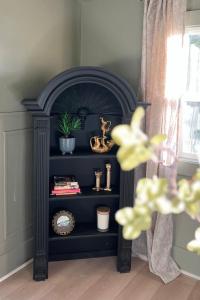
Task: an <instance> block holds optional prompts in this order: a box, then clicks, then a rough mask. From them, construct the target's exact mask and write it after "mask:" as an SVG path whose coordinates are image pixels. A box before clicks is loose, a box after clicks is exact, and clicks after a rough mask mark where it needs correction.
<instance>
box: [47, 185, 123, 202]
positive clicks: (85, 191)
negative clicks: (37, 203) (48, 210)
mask: <svg viewBox="0 0 200 300" xmlns="http://www.w3.org/2000/svg"><path fill="white" fill-rule="evenodd" d="M119 197H120V194H119V189H117V188H116V187H112V191H111V192H106V191H100V192H96V191H93V190H92V187H82V188H81V194H77V195H63V196H52V195H50V196H49V200H50V201H58V200H67V199H74V200H75V199H77V200H78V199H88V198H90V199H92V198H95V199H96V198H98V199H102V198H119Z"/></svg>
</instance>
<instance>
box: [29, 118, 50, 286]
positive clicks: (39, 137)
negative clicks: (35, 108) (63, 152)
mask: <svg viewBox="0 0 200 300" xmlns="http://www.w3.org/2000/svg"><path fill="white" fill-rule="evenodd" d="M49 129H50V121H49V118H48V117H37V116H35V117H34V157H33V171H34V176H33V178H34V185H33V189H34V191H33V204H34V263H33V278H34V279H35V280H38V281H39V280H45V279H46V278H48V222H49V203H48V196H49V132H50V130H49Z"/></svg>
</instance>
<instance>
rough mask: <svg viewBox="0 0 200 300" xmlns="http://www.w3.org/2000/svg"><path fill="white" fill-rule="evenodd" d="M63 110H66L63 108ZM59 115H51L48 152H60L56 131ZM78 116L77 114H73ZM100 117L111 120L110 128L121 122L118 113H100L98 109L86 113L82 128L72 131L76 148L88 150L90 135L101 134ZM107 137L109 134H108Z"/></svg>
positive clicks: (58, 134) (58, 133)
mask: <svg viewBox="0 0 200 300" xmlns="http://www.w3.org/2000/svg"><path fill="white" fill-rule="evenodd" d="M64 112H68V111H67V110H64V111H63V113H64ZM59 116H60V115H54V116H52V117H51V121H50V124H51V132H50V153H60V154H61V152H59V150H58V148H59V146H58V145H59V137H60V136H61V134H60V132H59V131H58V120H59ZM73 116H76V117H78V116H77V115H73ZM100 117H103V118H104V119H105V120H106V121H111V130H112V128H114V127H115V126H116V125H118V124H120V123H121V117H120V116H118V115H111V114H101V113H100V111H99V113H98V114H94V115H88V116H87V117H86V120H85V124H84V129H80V130H77V131H73V132H72V135H73V136H74V137H75V138H76V148H75V149H76V150H75V151H78V150H81V149H84V150H88V151H89V150H90V138H91V137H92V136H101V134H102V133H101V130H100V127H101V124H100ZM108 138H110V136H109V135H108Z"/></svg>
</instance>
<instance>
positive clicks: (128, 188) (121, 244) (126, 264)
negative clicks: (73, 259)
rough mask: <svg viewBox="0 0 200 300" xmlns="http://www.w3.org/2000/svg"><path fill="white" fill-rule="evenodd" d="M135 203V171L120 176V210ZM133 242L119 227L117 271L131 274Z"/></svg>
mask: <svg viewBox="0 0 200 300" xmlns="http://www.w3.org/2000/svg"><path fill="white" fill-rule="evenodd" d="M130 118H131V117H127V118H124V119H123V120H122V123H123V124H129V123H130ZM133 201H134V171H129V172H124V171H121V174H120V203H119V208H123V207H126V206H129V207H130V206H131V207H132V206H133ZM131 255H132V241H128V240H125V239H124V238H123V236H122V227H121V226H119V238H118V255H117V270H118V271H119V272H121V273H126V272H129V271H130V269H131Z"/></svg>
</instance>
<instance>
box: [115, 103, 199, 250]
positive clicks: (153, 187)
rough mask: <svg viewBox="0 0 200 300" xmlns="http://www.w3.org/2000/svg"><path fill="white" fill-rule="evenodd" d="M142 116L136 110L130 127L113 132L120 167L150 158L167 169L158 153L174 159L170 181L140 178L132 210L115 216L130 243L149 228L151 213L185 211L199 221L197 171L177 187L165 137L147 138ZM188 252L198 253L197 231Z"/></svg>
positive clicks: (156, 178)
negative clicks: (164, 145) (162, 144)
mask: <svg viewBox="0 0 200 300" xmlns="http://www.w3.org/2000/svg"><path fill="white" fill-rule="evenodd" d="M143 117H144V109H143V108H141V107H139V108H137V109H136V111H135V113H134V114H133V117H132V120H131V124H130V125H118V126H116V127H115V128H114V129H113V131H112V138H113V140H114V141H115V143H116V144H117V145H119V150H118V152H117V159H118V161H119V163H120V165H121V168H122V169H123V170H124V171H129V170H132V169H134V168H136V167H137V166H139V165H140V164H142V163H145V162H147V161H148V160H150V159H151V160H153V161H155V162H157V163H159V164H161V163H162V164H163V165H165V166H168V165H167V164H166V162H164V161H160V160H159V159H158V156H159V153H160V152H167V153H168V154H169V155H170V156H171V158H172V160H173V163H172V164H171V165H170V167H171V172H172V173H171V177H170V180H169V182H168V180H167V179H166V178H158V177H157V176H154V177H153V178H152V179H150V178H142V179H140V180H139V181H138V184H137V187H136V199H135V205H134V207H125V208H122V209H120V210H118V212H117V213H116V215H115V218H116V221H117V222H118V223H119V224H120V225H122V226H123V236H124V238H125V239H130V240H131V239H136V238H137V237H139V235H140V234H141V232H142V231H144V230H148V229H149V228H150V227H151V224H152V214H153V213H154V212H158V213H160V214H171V213H173V214H179V213H181V212H183V211H185V212H186V213H187V214H188V215H189V216H190V217H191V218H193V219H200V170H197V172H196V174H195V175H194V176H193V178H192V180H191V181H188V180H186V179H181V180H179V182H178V184H177V183H176V163H177V158H176V156H175V154H174V153H173V151H172V150H171V149H169V148H166V147H163V146H161V143H162V142H163V141H164V140H165V139H166V136H165V135H162V134H159V135H155V136H153V137H152V138H151V139H149V138H148V136H147V135H146V134H145V133H144V132H143V131H142V130H141V128H140V127H141V121H142V118H143ZM187 249H188V250H189V251H193V252H196V253H197V254H200V228H198V229H197V230H196V232H195V240H193V241H191V242H190V243H189V244H188V245H187Z"/></svg>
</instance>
